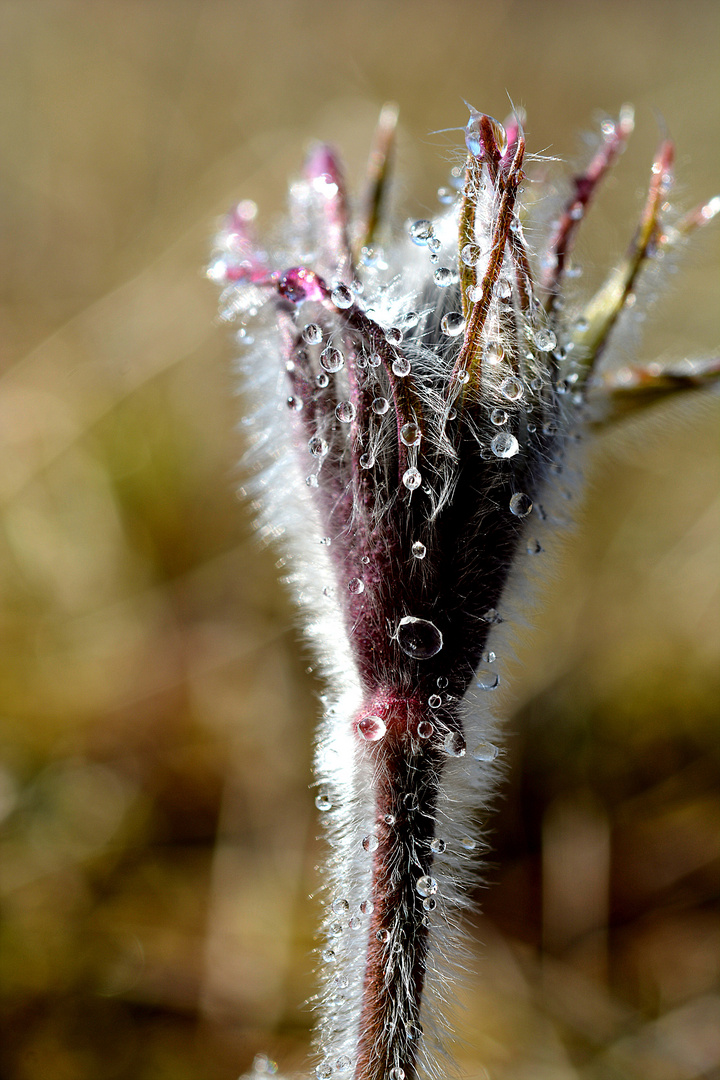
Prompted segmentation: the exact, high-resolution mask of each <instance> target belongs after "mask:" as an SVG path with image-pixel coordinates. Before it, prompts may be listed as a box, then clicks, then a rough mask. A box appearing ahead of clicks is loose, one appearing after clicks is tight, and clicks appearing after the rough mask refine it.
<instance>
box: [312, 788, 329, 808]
mask: <svg viewBox="0 0 720 1080" xmlns="http://www.w3.org/2000/svg"><path fill="white" fill-rule="evenodd" d="M315 805H316V806H317V808H318V810H321V811H323V813H324V812H325V811H326V810H332V800H331V798H330V796H329V795H328V793H327V792H326V791H321V792H319V794H317V795H316V796H315Z"/></svg>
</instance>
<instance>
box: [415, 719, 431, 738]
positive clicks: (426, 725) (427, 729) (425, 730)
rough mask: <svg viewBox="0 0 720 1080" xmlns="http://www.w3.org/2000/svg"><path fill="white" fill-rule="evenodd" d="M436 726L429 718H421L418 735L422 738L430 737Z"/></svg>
mask: <svg viewBox="0 0 720 1080" xmlns="http://www.w3.org/2000/svg"><path fill="white" fill-rule="evenodd" d="M434 731H435V728H434V727H433V725H432V724H431V723H430V721H429V720H421V721H420V723H419V724H418V726H417V733H418V737H419V738H421V739H429V738H430V736H431V735H432V733H433V732H434Z"/></svg>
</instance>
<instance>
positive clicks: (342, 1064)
mask: <svg viewBox="0 0 720 1080" xmlns="http://www.w3.org/2000/svg"><path fill="white" fill-rule="evenodd" d="M351 1065H352V1062H351V1060H350V1058H349V1057H346V1056H345V1055H343V1057H339V1058H338V1059H337V1061H336V1062H335V1071H336V1072H339V1073H344V1072H347V1071H348V1070H349V1068H350V1066H351Z"/></svg>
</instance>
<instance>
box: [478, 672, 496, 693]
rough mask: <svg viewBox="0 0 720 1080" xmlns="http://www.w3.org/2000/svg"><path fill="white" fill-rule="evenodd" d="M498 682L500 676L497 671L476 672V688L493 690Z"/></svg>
mask: <svg viewBox="0 0 720 1080" xmlns="http://www.w3.org/2000/svg"><path fill="white" fill-rule="evenodd" d="M499 682H500V676H499V675H498V673H497V671H478V673H477V684H476V685H477V687H478V690H494V689H495V687H496V686H497V685H498V683H499Z"/></svg>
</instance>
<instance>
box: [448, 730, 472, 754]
mask: <svg viewBox="0 0 720 1080" xmlns="http://www.w3.org/2000/svg"><path fill="white" fill-rule="evenodd" d="M466 749H467V746H466V743H465V740H464V738H463V737H462V735H461V734H460V732H459V731H448V733H447V735H446V736H445V738H444V739H443V750H444V751H445V753H446V754H449V755H450V757H464V756H465V751H466Z"/></svg>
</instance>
